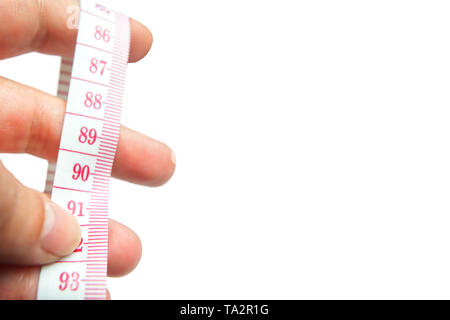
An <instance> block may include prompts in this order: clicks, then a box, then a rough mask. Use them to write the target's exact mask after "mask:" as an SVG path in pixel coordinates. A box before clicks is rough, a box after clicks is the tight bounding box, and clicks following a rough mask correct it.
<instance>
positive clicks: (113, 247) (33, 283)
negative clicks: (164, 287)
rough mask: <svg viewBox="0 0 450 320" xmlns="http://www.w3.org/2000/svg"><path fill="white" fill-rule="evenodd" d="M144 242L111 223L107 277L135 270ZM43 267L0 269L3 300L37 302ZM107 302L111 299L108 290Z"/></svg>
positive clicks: (1, 296) (1, 297) (9, 267)
mask: <svg viewBox="0 0 450 320" xmlns="http://www.w3.org/2000/svg"><path fill="white" fill-rule="evenodd" d="M124 251H127V252H124ZM141 252H142V250H141V242H140V240H139V238H138V237H137V235H136V234H135V233H134V232H133V231H132V230H131V229H129V228H127V227H126V226H124V225H122V224H120V223H118V222H116V221H114V220H110V221H109V249H108V276H114V277H116V276H122V275H125V274H127V273H129V272H130V271H132V270H133V269H134V268H135V266H136V265H137V263H138V262H139V259H140V257H141ZM39 272H40V267H37V266H32V267H30V266H4V265H3V266H0V299H18V300H20V299H30V300H31V299H36V292H37V287H38V280H39ZM106 295H107V299H108V298H109V299H110V298H111V296H110V294H109V291H107V293H106Z"/></svg>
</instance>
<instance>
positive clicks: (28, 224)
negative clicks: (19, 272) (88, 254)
mask: <svg viewBox="0 0 450 320" xmlns="http://www.w3.org/2000/svg"><path fill="white" fill-rule="evenodd" d="M80 239H81V231H80V226H79V224H78V222H77V220H76V219H75V217H73V216H72V215H71V214H70V213H68V212H67V211H65V210H63V209H62V208H61V207H59V206H58V205H56V204H55V203H53V202H51V201H50V200H49V199H48V198H47V197H46V196H45V195H44V194H42V193H40V192H37V191H35V190H33V189H30V188H27V187H25V186H23V185H22V184H21V183H20V182H19V181H17V180H16V179H15V178H14V176H13V175H12V174H11V173H10V172H9V171H8V170H7V169H6V168H5V167H4V166H3V164H2V163H1V161H0V264H28V265H41V264H47V263H51V262H54V261H56V260H58V259H59V258H61V257H63V256H66V255H69V254H70V253H72V252H73V251H74V250H75V248H76V247H77V245H78V244H79V242H80Z"/></svg>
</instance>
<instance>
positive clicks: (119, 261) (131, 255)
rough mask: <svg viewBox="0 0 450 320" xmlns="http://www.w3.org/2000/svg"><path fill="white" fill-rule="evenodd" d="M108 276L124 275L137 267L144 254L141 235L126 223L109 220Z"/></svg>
mask: <svg viewBox="0 0 450 320" xmlns="http://www.w3.org/2000/svg"><path fill="white" fill-rule="evenodd" d="M108 235H109V237H108V276H110V277H122V276H124V275H126V274H128V273H130V272H131V271H133V270H134V268H136V266H137V264H138V263H139V260H140V259H141V255H142V245H141V240H140V239H139V237H138V236H137V235H136V233H134V231H133V230H131V229H130V228H128V227H126V226H125V225H123V224H121V223H119V222H117V221H114V220H112V219H110V220H109V233H108Z"/></svg>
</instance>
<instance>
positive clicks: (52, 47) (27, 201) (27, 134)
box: [0, 0, 175, 299]
mask: <svg viewBox="0 0 450 320" xmlns="http://www.w3.org/2000/svg"><path fill="white" fill-rule="evenodd" d="M73 5H78V1H77V0H2V1H1V2H0V21H1V23H0V59H5V58H9V57H13V56H17V55H20V54H24V53H27V52H31V51H37V52H41V53H46V54H55V55H61V56H65V57H71V56H72V55H73V50H74V47H75V42H76V35H77V30H74V29H72V30H71V29H69V28H68V27H67V26H66V19H67V13H66V9H67V8H68V7H69V6H73ZM130 23H131V48H130V59H129V61H130V62H136V61H139V60H140V59H142V58H143V57H144V56H145V55H146V54H147V53H148V51H149V50H150V47H151V44H152V34H151V33H150V31H149V30H148V29H147V28H146V27H145V26H143V25H142V24H140V23H139V22H136V21H134V20H130ZM64 112H65V101H64V100H62V99H60V98H57V97H54V96H51V95H49V94H46V93H44V92H41V91H39V90H36V89H34V88H30V87H27V86H25V85H22V84H19V83H16V82H14V81H11V80H8V79H5V78H2V77H0V152H3V153H29V154H32V155H35V156H37V157H40V158H44V159H47V160H49V161H52V162H55V161H56V158H57V154H58V148H59V142H60V137H61V132H62V124H63V118H64ZM142 159H145V161H142ZM174 159H175V158H174V154H173V152H172V151H171V150H170V148H169V147H167V146H166V145H165V144H163V143H161V142H158V141H156V140H153V139H151V138H148V137H146V136H144V135H141V134H139V133H137V132H135V131H132V130H131V129H128V128H126V127H123V126H122V127H121V132H120V137H119V143H118V147H117V153H116V158H115V162H114V165H113V171H112V174H113V176H114V177H116V178H119V179H124V180H127V181H129V182H133V183H137V184H141V185H146V186H158V185H161V184H163V183H165V182H166V181H167V180H169V178H170V177H171V176H172V174H173V172H174V170H175V160H174ZM80 234H81V233H80V227H79V225H78V222H77V221H76V219H75V218H74V217H73V216H72V215H71V214H69V213H68V212H67V211H65V210H63V209H62V208H60V207H58V206H57V205H56V204H54V203H52V202H51V201H50V200H49V199H48V197H47V196H46V195H44V194H43V193H40V192H38V191H35V190H32V189H30V188H27V187H25V186H24V185H22V184H21V183H20V182H19V181H17V180H16V179H15V178H14V177H13V175H12V174H11V173H10V172H8V171H7V169H6V168H5V167H4V166H3V164H2V163H1V161H0V299H35V298H36V293H37V285H38V279H39V272H40V266H41V265H43V264H47V263H51V262H54V261H57V260H59V259H60V258H61V257H63V256H66V255H68V254H70V253H72V252H73V250H74V249H75V248H76V247H77V245H78V244H79V242H80ZM140 257H141V243H140V240H139V238H138V236H137V235H136V234H135V233H134V232H133V231H132V230H130V229H129V228H127V227H126V226H124V225H122V224H120V223H119V222H116V221H114V220H111V219H110V221H109V244H108V276H113V277H116V276H123V275H125V274H127V273H129V272H131V271H132V270H133V269H134V268H135V267H136V265H137V263H138V262H139V259H140ZM108 297H109V293H108Z"/></svg>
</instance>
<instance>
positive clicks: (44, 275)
mask: <svg viewBox="0 0 450 320" xmlns="http://www.w3.org/2000/svg"><path fill="white" fill-rule="evenodd" d="M80 5H81V7H80V8H81V10H80V16H79V24H78V36H77V43H76V46H75V54H74V58H73V60H69V59H66V58H62V60H61V68H60V78H59V85H58V96H59V97H61V98H63V99H65V100H67V106H66V112H65V116H64V124H63V130H62V136H61V142H60V147H59V153H58V159H57V162H56V164H52V163H49V166H48V171H47V182H46V187H45V192H46V193H47V194H49V195H51V199H52V201H54V202H55V203H57V204H59V205H60V206H61V207H63V208H65V209H67V210H68V211H69V212H70V213H71V214H73V215H74V216H75V217H76V218H77V220H78V222H79V224H80V227H81V237H82V238H81V242H80V244H79V245H78V247H77V249H75V251H74V252H73V253H72V254H71V255H70V256H67V257H65V258H63V259H61V260H59V261H57V262H55V263H52V264H50V265H46V266H43V267H42V269H41V273H40V277H39V286H38V292H37V299H52V300H56V299H74V300H75V299H86V300H88V299H89V300H90V299H105V298H106V273H107V255H108V207H109V182H110V177H111V169H112V165H113V161H114V156H115V152H116V148H117V142H118V140H119V131H120V116H121V110H122V101H123V92H124V87H125V72H126V67H127V63H128V55H129V49H130V25H129V20H128V17H126V16H124V15H122V14H120V13H118V12H115V11H113V10H110V9H108V8H107V7H105V6H104V5H102V4H100V3H98V2H97V1H91V0H81V1H80ZM69 87H70V89H69Z"/></svg>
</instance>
